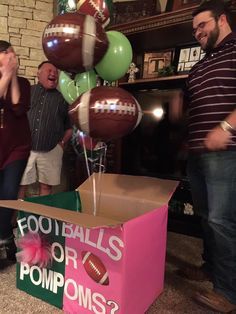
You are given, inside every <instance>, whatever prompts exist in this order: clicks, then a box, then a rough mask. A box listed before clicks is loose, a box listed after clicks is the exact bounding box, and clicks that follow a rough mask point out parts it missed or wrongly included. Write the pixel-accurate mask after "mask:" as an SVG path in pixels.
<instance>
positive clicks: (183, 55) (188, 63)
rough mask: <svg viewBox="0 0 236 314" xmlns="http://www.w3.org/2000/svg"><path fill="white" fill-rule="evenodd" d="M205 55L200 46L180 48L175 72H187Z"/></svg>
mask: <svg viewBox="0 0 236 314" xmlns="http://www.w3.org/2000/svg"><path fill="white" fill-rule="evenodd" d="M204 55H205V52H204V51H203V50H202V49H201V47H200V46H193V47H186V48H181V49H180V51H179V58H178V64H177V72H178V73H180V72H182V73H183V72H188V71H189V70H191V68H192V67H193V66H194V64H195V63H197V62H198V61H199V60H201V59H202V58H203V57H204Z"/></svg>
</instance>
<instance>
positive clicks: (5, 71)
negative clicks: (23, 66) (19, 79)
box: [0, 52, 19, 78]
mask: <svg viewBox="0 0 236 314" xmlns="http://www.w3.org/2000/svg"><path fill="white" fill-rule="evenodd" d="M18 67H19V63H18V59H17V57H16V55H15V53H14V52H6V53H5V55H4V57H3V58H2V59H1V64H0V72H1V74H2V78H3V77H10V78H12V77H13V76H16V74H17V70H18Z"/></svg>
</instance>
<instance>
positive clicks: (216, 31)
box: [203, 25, 220, 52]
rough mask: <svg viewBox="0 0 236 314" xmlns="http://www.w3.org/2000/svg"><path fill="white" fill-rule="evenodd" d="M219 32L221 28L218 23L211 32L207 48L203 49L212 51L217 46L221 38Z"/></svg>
mask: <svg viewBox="0 0 236 314" xmlns="http://www.w3.org/2000/svg"><path fill="white" fill-rule="evenodd" d="M219 34H220V29H219V26H218V25H216V26H215V28H214V29H213V31H211V32H210V34H209V37H208V40H207V43H206V46H205V48H203V50H205V51H206V52H210V51H211V50H212V49H213V48H214V47H215V44H216V42H217V40H218V38H219Z"/></svg>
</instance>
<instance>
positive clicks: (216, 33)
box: [182, 0, 236, 313]
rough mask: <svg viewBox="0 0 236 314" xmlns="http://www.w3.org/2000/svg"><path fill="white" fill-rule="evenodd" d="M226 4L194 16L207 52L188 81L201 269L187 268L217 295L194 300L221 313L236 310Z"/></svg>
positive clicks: (235, 131)
mask: <svg viewBox="0 0 236 314" xmlns="http://www.w3.org/2000/svg"><path fill="white" fill-rule="evenodd" d="M230 17H231V14H230V10H229V7H228V3H226V2H224V1H223V0H207V1H204V2H202V3H201V4H200V6H199V7H198V8H196V9H195V10H194V12H193V35H194V37H195V38H196V40H197V41H198V43H199V44H200V46H201V48H202V49H203V50H204V51H205V52H206V54H205V56H204V58H203V59H202V60H200V61H199V62H198V63H197V64H195V65H194V66H193V67H192V69H191V71H190V73H189V76H188V79H187V90H186V93H185V98H184V100H185V104H186V105H187V107H188V129H189V139H188V145H189V157H188V167H187V170H188V177H189V181H190V185H191V192H192V197H193V205H194V210H195V212H196V213H198V215H200V217H201V221H202V230H203V255H202V258H203V262H204V263H203V264H202V266H201V267H200V268H197V267H193V268H192V269H188V268H185V269H184V270H183V271H182V274H183V275H185V277H187V278H188V279H191V280H201V281H203V280H210V281H212V283H213V290H208V291H207V290H206V291H201V292H198V293H196V294H195V299H196V300H197V302H198V303H201V304H203V305H205V306H207V307H209V308H211V309H214V310H216V311H218V312H221V313H229V312H231V311H234V310H236V207H235V203H236V193H235V191H236V34H235V33H233V32H232V28H231V23H230V20H231V19H230Z"/></svg>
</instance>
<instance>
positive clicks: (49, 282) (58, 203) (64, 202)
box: [16, 191, 81, 308]
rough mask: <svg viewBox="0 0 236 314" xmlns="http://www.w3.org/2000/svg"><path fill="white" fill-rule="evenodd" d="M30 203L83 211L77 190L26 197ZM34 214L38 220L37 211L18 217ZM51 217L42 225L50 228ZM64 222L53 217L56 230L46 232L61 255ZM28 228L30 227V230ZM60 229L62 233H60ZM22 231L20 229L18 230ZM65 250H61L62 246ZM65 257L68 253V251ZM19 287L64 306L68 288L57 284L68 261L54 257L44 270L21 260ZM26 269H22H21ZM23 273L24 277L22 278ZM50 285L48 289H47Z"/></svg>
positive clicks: (63, 239) (18, 277)
mask: <svg viewBox="0 0 236 314" xmlns="http://www.w3.org/2000/svg"><path fill="white" fill-rule="evenodd" d="M26 200H27V201H29V202H33V203H38V204H44V205H48V206H53V207H60V208H64V209H68V210H73V211H81V205H80V198H79V193H78V192H76V191H71V192H63V193H58V194H54V195H47V196H39V197H32V198H27V199H26ZM30 215H31V216H34V217H35V218H36V220H37V221H38V219H39V217H40V216H38V215H35V214H30V213H25V212H19V213H18V220H19V219H22V218H26V220H27V218H28V217H29V216H30ZM46 222H47V220H42V226H43V228H44V229H45V230H47V227H48V225H46ZM62 225H63V223H62V222H61V221H57V222H55V220H53V219H52V232H51V233H50V234H43V236H44V237H45V239H46V240H47V242H48V243H50V244H53V243H55V242H57V243H58V245H56V247H57V249H56V250H55V252H56V253H55V254H56V256H57V257H58V258H61V257H62V255H61V254H63V253H64V249H65V238H64V237H63V236H62V235H61V230H62ZM26 231H27V229H26ZM58 231H59V232H58ZM18 232H19V231H18ZM59 247H60V248H61V249H60V248H59ZM64 256H65V254H64ZM16 270H17V288H18V289H20V290H23V291H25V292H27V293H28V294H30V295H32V296H34V297H37V298H39V299H41V300H43V301H45V302H47V303H49V304H52V305H54V306H56V307H58V308H62V306H63V290H64V287H63V286H62V287H60V286H58V285H57V280H59V281H60V280H61V279H62V278H64V275H65V260H64V258H61V260H60V261H55V260H53V263H52V265H51V266H49V267H48V268H47V269H40V268H39V267H38V266H37V265H34V266H31V267H30V266H28V265H25V266H24V265H23V264H20V263H17V268H16ZM21 270H22V271H21ZM20 276H21V277H22V278H20ZM46 287H47V288H46Z"/></svg>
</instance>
